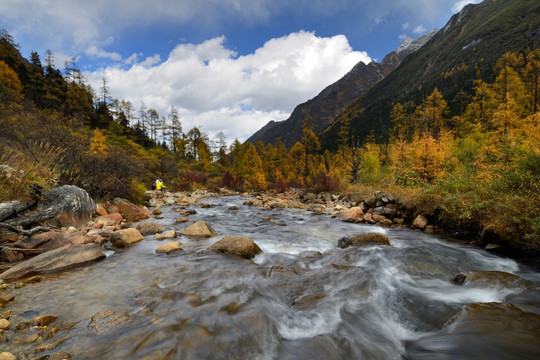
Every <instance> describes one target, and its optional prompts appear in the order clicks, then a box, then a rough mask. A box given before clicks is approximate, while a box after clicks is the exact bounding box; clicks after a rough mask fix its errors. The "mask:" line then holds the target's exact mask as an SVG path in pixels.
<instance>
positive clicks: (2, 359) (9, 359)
mask: <svg viewBox="0 0 540 360" xmlns="http://www.w3.org/2000/svg"><path fill="white" fill-rule="evenodd" d="M0 360H17V358H16V357H15V355H13V354H12V353H8V352H1V353H0Z"/></svg>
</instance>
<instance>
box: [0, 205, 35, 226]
mask: <svg viewBox="0 0 540 360" xmlns="http://www.w3.org/2000/svg"><path fill="white" fill-rule="evenodd" d="M34 204H35V203H33V202H31V203H26V202H24V201H8V202H5V203H1V204H0V221H3V220H4V219H8V218H11V217H15V216H17V215H18V214H19V213H21V212H23V211H25V210H27V209H28V208H30V207H31V206H32V205H34Z"/></svg>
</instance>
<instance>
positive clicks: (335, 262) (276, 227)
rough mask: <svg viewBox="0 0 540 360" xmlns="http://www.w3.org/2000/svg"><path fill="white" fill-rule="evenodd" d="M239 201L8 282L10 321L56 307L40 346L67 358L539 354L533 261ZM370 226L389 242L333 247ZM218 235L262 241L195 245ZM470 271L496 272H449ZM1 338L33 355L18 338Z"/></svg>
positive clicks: (167, 216)
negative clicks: (191, 231)
mask: <svg viewBox="0 0 540 360" xmlns="http://www.w3.org/2000/svg"><path fill="white" fill-rule="evenodd" d="M244 200H245V198H242V197H240V196H232V197H221V198H210V199H205V200H204V201H205V202H206V203H210V204H212V205H213V206H212V207H210V208H201V207H200V206H198V205H194V206H191V207H186V208H187V209H195V210H196V211H197V214H195V215H191V216H190V220H193V221H198V220H205V221H207V222H208V223H210V224H211V225H212V227H213V228H214V229H215V230H216V231H217V233H218V236H216V237H213V238H210V239H204V240H203V239H194V238H187V237H184V236H179V238H178V239H176V240H177V241H180V242H181V243H182V248H183V251H180V252H177V253H173V254H169V255H164V254H157V253H156V252H155V249H156V248H157V247H158V246H159V245H162V244H164V242H163V241H157V240H154V238H153V236H151V235H150V236H146V237H145V239H144V240H143V241H141V242H139V243H137V244H134V245H132V246H130V247H128V248H126V249H110V250H107V251H106V252H107V255H108V256H107V258H106V259H105V260H103V261H101V262H98V263H95V264H91V265H89V266H86V267H83V268H79V269H74V270H70V271H67V272H64V273H61V274H56V275H51V276H47V277H44V278H43V280H42V281H40V282H38V283H35V284H31V285H27V286H25V287H22V288H19V289H15V290H14V295H15V296H16V297H15V301H13V302H12V304H10V305H9V309H11V311H12V316H11V321H12V323H17V322H19V321H24V320H28V319H32V318H34V317H36V316H39V315H56V316H58V319H57V320H56V321H55V322H54V323H52V324H51V325H50V326H54V327H56V328H59V329H60V330H59V331H58V332H57V333H56V334H55V335H54V338H53V339H51V340H50V341H51V342H54V343H55V346H56V347H55V348H54V349H50V350H45V351H44V352H42V353H40V354H38V355H39V356H43V355H46V354H54V353H56V352H58V351H66V352H68V353H69V354H71V356H72V357H73V359H309V360H313V359H340V360H342V359H538V358H540V321H539V319H540V273H539V272H537V271H536V270H535V269H532V268H529V267H527V266H525V265H522V264H519V263H517V262H516V261H514V260H511V259H507V258H501V257H497V256H495V255H493V254H490V253H487V252H485V251H483V250H481V249H478V248H476V247H472V246H468V245H465V244H463V243H462V242H454V241H449V240H444V239H441V238H438V237H436V236H432V235H428V234H425V233H423V232H419V231H414V230H410V229H402V228H396V229H384V228H381V227H378V226H375V225H359V224H352V223H345V222H341V221H339V220H337V219H334V218H332V217H330V216H328V215H315V214H313V213H310V212H308V211H305V210H298V209H283V210H278V209H271V210H269V209H262V208H255V207H248V206H244V205H242V203H243V201H244ZM233 205H236V206H238V207H239V209H238V210H236V211H233V210H229V207H230V206H233ZM162 210H163V214H162V216H163V218H162V219H150V220H147V221H153V222H157V223H160V224H162V225H163V226H164V228H165V229H166V230H176V231H177V232H178V233H180V232H181V230H182V229H183V228H184V227H186V224H179V223H176V222H175V219H177V218H178V217H179V215H178V213H177V212H175V211H174V206H169V207H163V208H162ZM188 224H189V223H188ZM371 231H380V232H384V233H386V234H387V236H388V237H389V239H390V243H391V246H383V245H370V246H364V247H349V248H346V249H340V248H338V246H337V242H338V239H339V238H341V237H342V236H345V235H350V234H355V233H362V232H371ZM225 235H242V236H249V237H251V238H252V239H253V240H254V241H255V243H257V245H259V247H260V248H261V249H262V250H263V253H261V254H259V255H257V256H256V257H254V258H253V259H251V260H247V259H241V258H238V257H234V256H230V255H222V254H211V253H205V254H200V251H201V250H204V249H206V248H207V247H208V246H210V245H211V244H212V243H214V242H215V241H217V240H219V239H221V238H222V237H223V236H225ZM472 270H474V271H489V272H490V273H488V274H492V275H493V276H487V278H482V279H480V280H479V281H470V282H469V281H465V283H463V284H462V285H458V284H455V283H453V282H452V281H451V280H452V278H453V277H454V276H455V275H457V274H459V273H462V272H465V271H472ZM506 273H509V274H514V275H517V276H519V278H517V277H513V276H511V275H509V274H506ZM480 274H482V272H480ZM506 275H509V276H510V279H508V278H507V276H506ZM467 304H473V305H467ZM104 310H109V311H113V312H114V313H118V314H127V315H128V316H126V321H125V322H122V323H121V324H119V325H118V326H111V327H110V328H108V329H105V330H106V331H93V330H92V329H91V327H90V326H89V324H90V322H91V318H92V317H93V316H94V314H96V313H98V312H100V311H104ZM0 348H5V349H4V350H1V351H10V352H12V353H14V354H22V357H21V358H25V357H24V356H28V358H30V355H28V354H32V356H38V355H34V354H33V352H34V348H35V346H32V344H25V343H24V342H23V341H10V342H9V343H6V344H0ZM1 351H0V352H1ZM25 354H26V355H25Z"/></svg>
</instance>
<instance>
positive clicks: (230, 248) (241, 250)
mask: <svg viewBox="0 0 540 360" xmlns="http://www.w3.org/2000/svg"><path fill="white" fill-rule="evenodd" d="M207 251H214V252H220V253H223V254H233V255H238V256H241V257H243V258H246V259H250V258H252V257H254V256H255V255H257V254H258V253H260V252H262V250H261V248H259V246H258V245H257V244H255V242H254V241H253V240H252V239H251V238H249V237H247V236H225V237H224V238H223V239H221V240H219V241H217V242H215V243H214V244H213V245H212V246H210V247H209V248H208V249H207Z"/></svg>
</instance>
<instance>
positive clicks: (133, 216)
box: [107, 198, 150, 222]
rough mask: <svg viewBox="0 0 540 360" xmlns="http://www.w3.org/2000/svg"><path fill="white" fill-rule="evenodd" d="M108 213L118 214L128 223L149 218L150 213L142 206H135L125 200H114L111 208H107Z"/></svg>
mask: <svg viewBox="0 0 540 360" xmlns="http://www.w3.org/2000/svg"><path fill="white" fill-rule="evenodd" d="M107 211H108V212H109V213H115V212H119V213H120V214H122V217H123V218H124V219H126V220H127V221H128V222H133V221H139V220H144V219H148V218H150V212H149V211H148V210H146V209H145V208H143V207H142V206H137V205H135V204H133V203H131V202H129V201H128V200H126V199H121V198H116V199H114V200H113V203H112V206H109V207H107Z"/></svg>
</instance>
